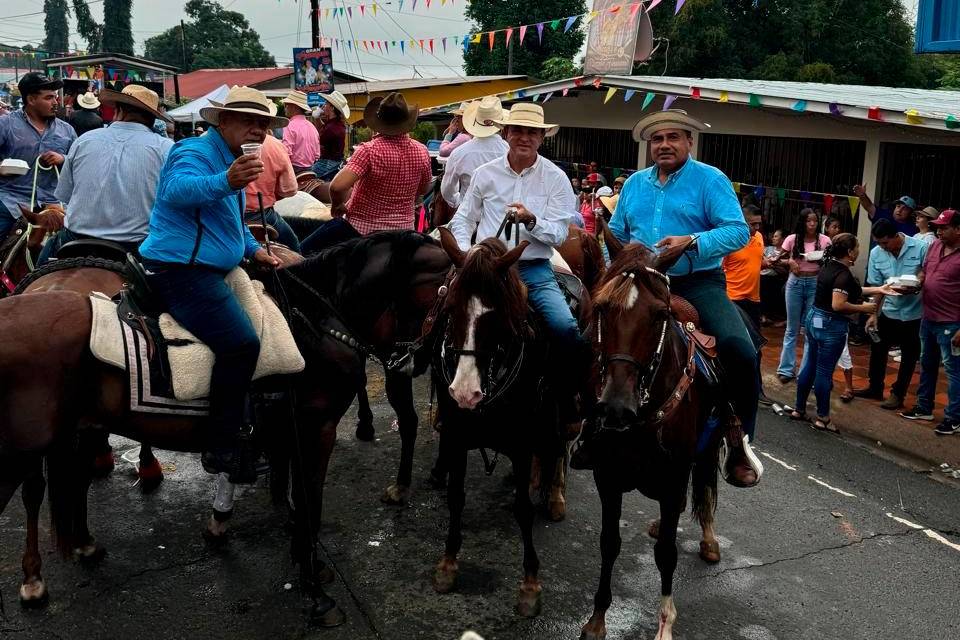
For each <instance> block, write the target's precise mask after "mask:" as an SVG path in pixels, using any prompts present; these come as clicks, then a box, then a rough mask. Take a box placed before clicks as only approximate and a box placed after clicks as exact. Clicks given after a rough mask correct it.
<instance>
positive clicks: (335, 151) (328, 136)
mask: <svg viewBox="0 0 960 640" xmlns="http://www.w3.org/2000/svg"><path fill="white" fill-rule="evenodd" d="M317 130H318V131H319V132H320V157H321V158H323V159H324V160H343V149H344V144H345V142H346V139H347V125H345V124H343V121H342V120H337V119H334V120H331V121H330V122H325V123H324V124H323V125H322V126H320V127H317Z"/></svg>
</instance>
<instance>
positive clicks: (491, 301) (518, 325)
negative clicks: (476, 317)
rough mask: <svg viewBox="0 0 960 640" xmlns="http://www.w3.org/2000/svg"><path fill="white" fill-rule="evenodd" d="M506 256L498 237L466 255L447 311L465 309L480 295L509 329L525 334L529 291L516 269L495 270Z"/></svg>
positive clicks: (484, 241)
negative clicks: (499, 260) (499, 259)
mask: <svg viewBox="0 0 960 640" xmlns="http://www.w3.org/2000/svg"><path fill="white" fill-rule="evenodd" d="M506 253H507V247H506V245H505V244H504V243H503V242H502V241H501V240H500V239H498V238H486V239H485V240H481V241H480V242H478V243H477V244H476V245H474V247H473V248H472V249H471V250H470V251H469V252H468V253H467V257H466V260H464V263H463V266H462V267H461V268H460V270H459V271H458V272H457V284H456V286H454V287H452V288H451V289H450V297H449V300H448V302H447V304H448V308H453V309H466V308H467V306H468V304H469V302H470V298H472V297H473V296H477V297H479V298H480V300H481V302H483V304H484V305H485V306H488V307H490V308H492V309H495V310H496V311H497V314H498V315H499V316H500V317H501V318H502V319H503V321H504V322H505V323H506V325H507V327H508V329H509V330H510V331H511V332H513V333H514V334H515V335H522V331H523V327H524V323H525V322H526V319H527V288H526V286H525V285H524V284H523V281H522V280H520V274H519V272H518V271H517V269H515V268H514V267H512V266H511V267H510V268H509V269H505V270H501V269H497V268H496V262H497V259H498V258H500V257H501V256H503V255H504V254H506Z"/></svg>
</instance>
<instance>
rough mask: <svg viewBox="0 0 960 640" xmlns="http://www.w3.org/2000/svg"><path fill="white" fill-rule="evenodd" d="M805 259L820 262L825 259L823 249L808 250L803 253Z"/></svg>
mask: <svg viewBox="0 0 960 640" xmlns="http://www.w3.org/2000/svg"><path fill="white" fill-rule="evenodd" d="M803 259H804V260H806V261H807V262H819V261H820V260H823V251H808V252H806V253H805V254H803Z"/></svg>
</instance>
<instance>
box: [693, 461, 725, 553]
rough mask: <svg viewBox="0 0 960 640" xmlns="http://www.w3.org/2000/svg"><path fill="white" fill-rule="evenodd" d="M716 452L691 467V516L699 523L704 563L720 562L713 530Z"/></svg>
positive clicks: (715, 507) (718, 547) (715, 501)
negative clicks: (701, 533)
mask: <svg viewBox="0 0 960 640" xmlns="http://www.w3.org/2000/svg"><path fill="white" fill-rule="evenodd" d="M712 460H716V452H714V453H713V457H712V458H710V459H703V460H698V461H697V463H696V464H695V465H694V467H693V491H692V494H693V509H692V511H693V515H694V516H695V517H696V518H697V521H698V522H699V523H700V528H701V529H702V530H703V538H702V539H701V540H700V558H701V559H702V560H703V561H704V562H708V563H710V564H716V563H717V562H720V543H718V542H717V534H716V532H715V531H714V529H713V523H714V516H715V514H716V510H717V465H716V464H713V463H712Z"/></svg>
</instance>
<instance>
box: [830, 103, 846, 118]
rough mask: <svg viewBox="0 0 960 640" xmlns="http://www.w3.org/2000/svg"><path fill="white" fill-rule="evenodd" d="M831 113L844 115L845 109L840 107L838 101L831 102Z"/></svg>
mask: <svg viewBox="0 0 960 640" xmlns="http://www.w3.org/2000/svg"><path fill="white" fill-rule="evenodd" d="M828 106H829V108H830V113H831V115H835V116H840V115H843V109H841V108H840V105H838V104H837V103H836V102H831V103H830V104H829V105H828Z"/></svg>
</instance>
